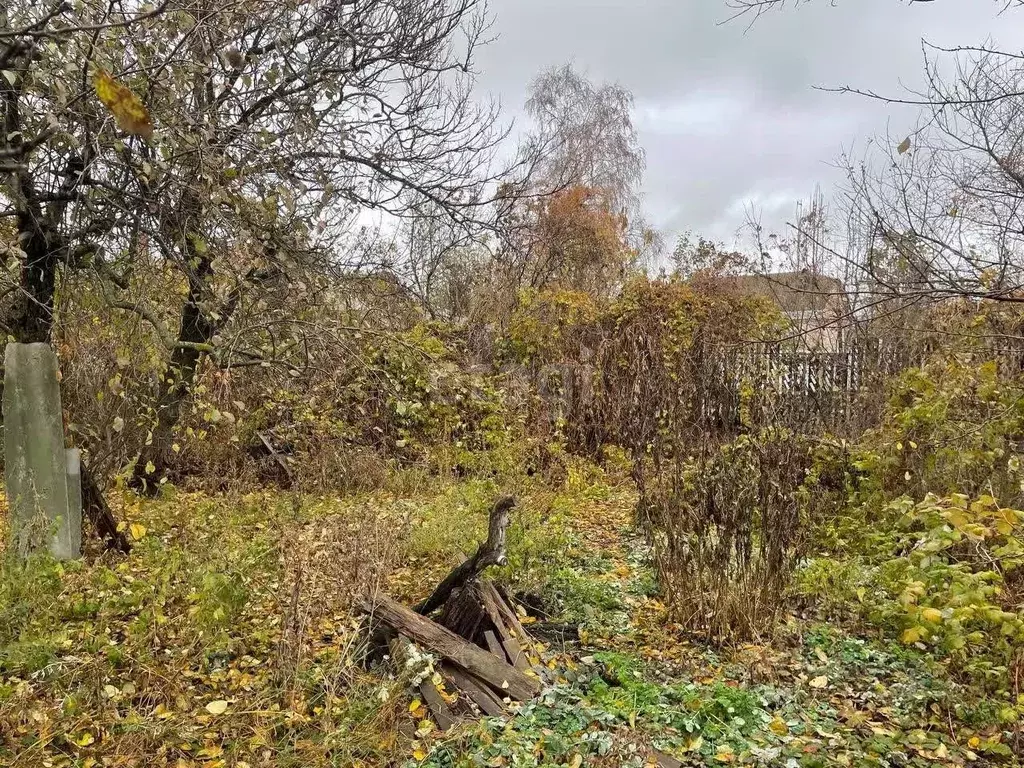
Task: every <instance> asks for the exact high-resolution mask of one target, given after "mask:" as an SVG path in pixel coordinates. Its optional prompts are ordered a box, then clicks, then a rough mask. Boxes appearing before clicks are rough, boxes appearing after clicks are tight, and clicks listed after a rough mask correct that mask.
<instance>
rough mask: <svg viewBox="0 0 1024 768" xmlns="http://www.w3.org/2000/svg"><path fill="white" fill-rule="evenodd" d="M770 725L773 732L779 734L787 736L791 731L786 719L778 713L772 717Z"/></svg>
mask: <svg viewBox="0 0 1024 768" xmlns="http://www.w3.org/2000/svg"><path fill="white" fill-rule="evenodd" d="M768 727H769V728H771V729H772V733H774V734H776V735H778V736H785V735H786V734H787V733H789V726H787V725H786V721H785V720H783V719H782V718H781V717H779V716H778V715H776V716H775V717H774V718H773V719H772V721H771V722H770V723H768Z"/></svg>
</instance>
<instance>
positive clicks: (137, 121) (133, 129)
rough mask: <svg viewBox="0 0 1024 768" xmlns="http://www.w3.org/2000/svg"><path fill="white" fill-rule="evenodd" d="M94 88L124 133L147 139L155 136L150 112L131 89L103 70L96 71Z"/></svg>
mask: <svg viewBox="0 0 1024 768" xmlns="http://www.w3.org/2000/svg"><path fill="white" fill-rule="evenodd" d="M93 87H95V89H96V95H97V96H98V97H99V100H100V101H102V102H103V105H104V106H105V107H106V108H107V109H109V110H110V112H111V114H112V115H113V116H114V119H116V120H117V125H118V127H120V129H121V130H122V131H124V132H125V133H129V134H133V135H135V136H142V137H143V138H145V139H149V138H151V137H152V136H153V120H152V118H151V117H150V116H149V110H147V109H146V107H145V105H144V104H143V103H142V101H141V100H140V99H139V97H138V96H136V95H135V94H134V93H132V91H131V89H129V88H127V87H126V86H124V85H121V84H120V83H119V82H117V80H115V79H114V78H113V77H111V76H110V74H109V73H107V72H106V71H105V70H103V69H97V70H96V73H95V75H94V77H93Z"/></svg>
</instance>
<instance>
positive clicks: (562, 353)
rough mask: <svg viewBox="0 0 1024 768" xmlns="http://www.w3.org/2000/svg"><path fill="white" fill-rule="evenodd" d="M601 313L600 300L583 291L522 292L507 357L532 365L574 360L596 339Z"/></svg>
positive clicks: (513, 322)
mask: <svg viewBox="0 0 1024 768" xmlns="http://www.w3.org/2000/svg"><path fill="white" fill-rule="evenodd" d="M602 309H603V308H602V305H601V303H600V302H599V300H598V299H596V298H595V297H594V296H593V295H591V294H589V293H584V292H582V291H573V290H568V289H562V288H553V289H548V290H545V291H536V290H532V289H531V290H526V291H523V292H522V294H521V295H520V298H519V303H518V305H517V306H516V309H515V311H514V312H513V313H512V317H511V318H510V320H509V328H508V337H507V339H505V340H504V342H505V346H506V354H508V355H511V356H512V357H513V358H514V359H517V360H522V361H532V362H550V361H559V360H565V359H575V358H577V357H578V356H579V354H580V352H581V350H582V347H583V345H584V343H585V341H586V339H587V338H588V337H593V335H594V331H595V325H596V323H597V321H598V319H599V317H600V315H601V313H602Z"/></svg>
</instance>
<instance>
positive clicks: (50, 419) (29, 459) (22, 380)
mask: <svg viewBox="0 0 1024 768" xmlns="http://www.w3.org/2000/svg"><path fill="white" fill-rule="evenodd" d="M3 416H4V479H5V483H6V492H7V500H8V506H9V507H10V510H11V533H12V535H13V538H14V549H15V551H16V552H17V553H18V555H19V556H21V557H23V558H24V557H27V556H28V555H29V554H31V553H32V552H37V551H39V550H43V549H48V550H49V551H50V553H51V554H53V556H54V557H57V558H59V559H64V560H66V559H70V558H73V557H78V555H79V552H80V547H81V540H82V516H81V491H80V490H79V492H78V504H77V515H75V514H72V509H71V508H70V506H69V503H68V500H69V498H70V493H71V492H70V491H69V489H68V472H69V466H68V456H67V454H66V452H65V449H64V425H63V421H62V418H61V404H60V384H59V383H58V381H57V358H56V356H55V355H54V354H53V351H52V350H51V349H50V347H49V345H47V344H8V345H7V350H6V353H5V356H4V392H3ZM79 485H80V482H79Z"/></svg>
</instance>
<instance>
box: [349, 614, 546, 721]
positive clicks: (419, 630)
mask: <svg viewBox="0 0 1024 768" xmlns="http://www.w3.org/2000/svg"><path fill="white" fill-rule="evenodd" d="M363 608H364V610H366V611H367V612H368V613H370V614H371V615H372V616H374V617H375V618H377V619H379V620H380V621H382V622H383V623H385V624H387V625H388V626H389V627H391V628H393V629H395V630H396V631H397V632H399V633H400V634H403V635H405V636H406V637H409V638H411V639H412V640H415V641H416V642H417V643H419V644H420V645H422V646H423V647H424V648H426V649H427V650H429V651H433V652H434V653H436V654H438V655H439V656H443V657H444V658H446V659H449V660H450V661H452V662H454V663H455V664H456V665H457V666H459V667H461V668H462V669H464V670H466V671H467V672H470V673H472V674H474V675H476V676H477V677H479V678H480V679H481V680H484V681H485V682H487V683H490V684H491V685H492V686H494V688H495V689H496V690H499V691H506V692H507V693H508V695H509V696H511V697H512V698H514V699H517V700H519V701H526V700H527V699H530V698H532V697H533V696H536V695H537V694H538V693H540V689H541V685H540V681H539V680H537V679H536V678H533V677H529V676H527V675H525V674H523V673H522V672H521V671H519V670H518V669H516V668H515V667H513V666H511V665H510V664H507V663H506V662H505V661H503V660H502V659H499V658H497V657H495V656H493V655H491V654H490V653H488V652H487V651H485V650H484V649H483V648H481V647H479V646H477V645H474V644H473V643H470V642H467V641H466V640H463V639H462V638H461V637H459V636H458V635H456V634H455V633H454V632H452V631H451V630H448V629H445V628H444V627H442V626H441V625H440V624H437V623H436V622H433V621H431V620H430V619H428V618H426V617H424V616H420V615H419V614H418V613H416V612H415V611H411V610H409V609H408V608H406V607H405V606H403V605H401V604H399V603H396V602H395V601H394V600H392V599H391V598H389V597H385V596H383V595H381V596H379V597H377V599H376V600H375V601H373V602H369V601H366V602H364V603H363Z"/></svg>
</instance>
